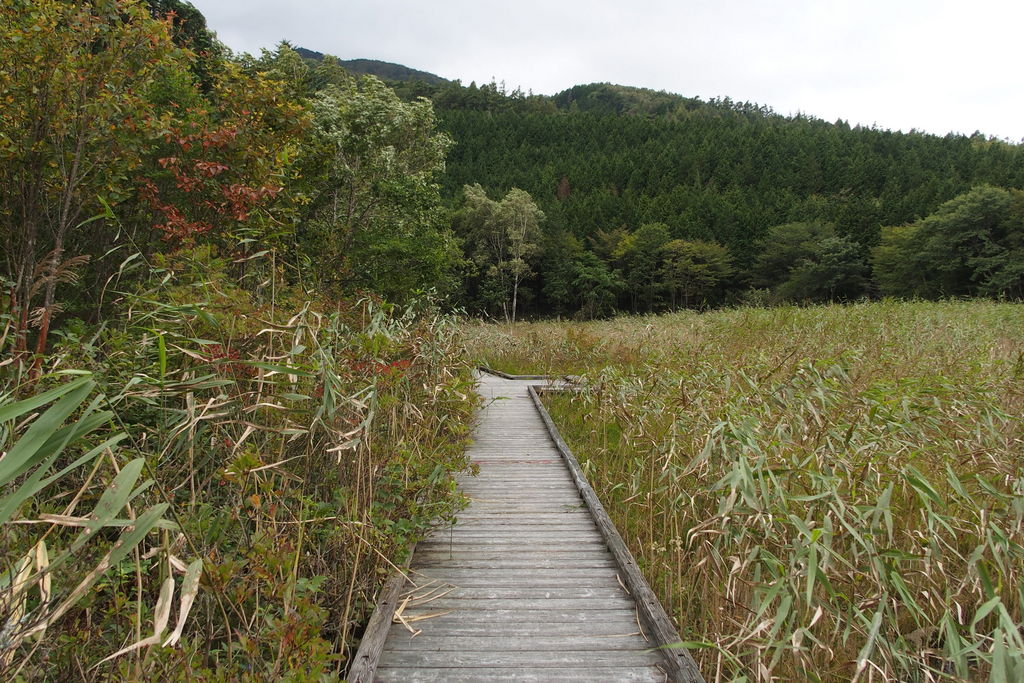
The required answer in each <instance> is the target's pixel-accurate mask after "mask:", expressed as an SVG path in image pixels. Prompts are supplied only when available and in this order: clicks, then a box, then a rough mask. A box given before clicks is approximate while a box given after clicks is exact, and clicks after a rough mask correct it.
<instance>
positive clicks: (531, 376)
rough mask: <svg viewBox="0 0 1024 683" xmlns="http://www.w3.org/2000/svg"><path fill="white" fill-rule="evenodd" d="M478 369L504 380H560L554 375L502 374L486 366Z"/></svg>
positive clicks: (480, 366) (479, 366)
mask: <svg viewBox="0 0 1024 683" xmlns="http://www.w3.org/2000/svg"><path fill="white" fill-rule="evenodd" d="M476 369H477V370H479V371H480V372H486V373H487V374H488V375H494V376H495V377H501V378H503V379H536V380H542V379H545V380H546V379H558V378H557V377H555V376H554V375H510V374H508V373H507V372H502V371H501V370H492V369H491V368H489V367H487V366H485V365H478V366H477V368H476Z"/></svg>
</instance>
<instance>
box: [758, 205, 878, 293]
mask: <svg viewBox="0 0 1024 683" xmlns="http://www.w3.org/2000/svg"><path fill="white" fill-rule="evenodd" d="M759 249H760V255H759V256H758V257H757V260H756V261H755V262H754V264H753V266H752V268H751V283H752V284H753V285H754V286H755V287H764V288H768V289H771V290H772V296H773V298H774V299H776V300H778V301H848V300H851V299H856V298H857V297H860V296H863V295H864V294H865V293H867V292H868V291H870V268H869V266H868V264H867V260H866V258H865V253H864V249H863V247H861V246H860V245H859V244H857V243H856V242H854V241H853V240H851V239H849V238H846V237H837V236H836V234H835V230H834V228H833V227H832V226H831V225H828V224H821V223H787V224H785V225H778V226H775V227H773V228H771V229H770V230H769V231H768V234H767V236H766V237H765V238H764V240H763V241H762V242H761V243H760V248H759Z"/></svg>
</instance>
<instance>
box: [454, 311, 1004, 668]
mask: <svg viewBox="0 0 1024 683" xmlns="http://www.w3.org/2000/svg"><path fill="white" fill-rule="evenodd" d="M472 334H474V341H473V342H472V344H475V345H476V346H475V347H474V348H477V349H487V351H486V352H483V353H479V355H481V356H484V360H485V362H488V363H498V364H503V366H504V367H505V368H506V369H515V370H520V371H524V370H528V371H531V372H535V371H547V372H560V373H576V374H582V375H583V377H584V384H583V391H582V392H580V393H578V394H576V395H574V396H561V397H557V398H553V399H551V400H550V401H549V403H550V407H551V409H552V412H553V415H554V417H555V419H556V422H558V424H559V426H560V428H562V429H563V432H564V434H565V435H566V437H567V439H568V441H569V442H570V444H571V446H572V447H573V448H574V449H575V450H576V451H577V455H578V456H579V457H580V458H581V459H582V460H583V462H584V463H585V467H586V468H587V471H588V474H589V476H590V478H591V480H592V482H593V483H594V485H595V488H596V489H597V490H598V491H599V493H600V495H601V496H602V498H603V499H604V501H605V504H606V507H608V508H609V511H610V513H611V514H612V515H613V517H614V518H615V521H616V523H617V524H618V525H619V528H620V530H621V531H622V532H623V534H624V535H625V536H626V537H627V538H628V540H629V542H630V545H631V547H632V549H633V551H634V552H635V553H636V554H637V556H638V558H639V560H640V562H641V563H642V564H643V567H644V571H645V573H646V575H647V577H648V579H649V581H650V582H651V584H652V586H653V587H654V588H655V590H656V591H658V592H659V594H660V597H661V598H662V600H663V601H664V603H665V604H666V607H667V608H668V609H669V610H670V613H672V614H673V615H674V616H675V618H676V619H677V621H678V623H679V626H680V634H681V639H682V640H684V641H687V644H688V646H690V647H693V648H695V650H696V652H695V656H697V658H698V661H699V663H700V664H701V667H702V670H703V671H704V672H705V675H706V676H707V677H708V678H709V679H712V680H732V679H735V678H745V679H747V680H758V681H768V680H915V681H928V680H977V679H979V678H989V679H991V680H1019V679H1020V677H1021V676H1024V641H1022V637H1021V630H1020V629H1021V623H1022V620H1024V619H1022V617H1024V613H1022V603H1024V583H1022V579H1024V528H1022V522H1024V462H1022V459H1021V455H1022V451H1024V447H1022V446H1024V428H1022V423H1021V415H1022V414H1024V360H1022V359H1024V309H1022V308H1021V307H1019V306H1015V305H1011V304H997V303H990V302H973V303H965V302H950V303H939V304H921V303H910V304H901V303H894V302H881V303H876V304H863V305H856V306H849V307H818V308H806V309H798V308H782V309H771V310H763V309H737V310H730V311H721V312H716V313H711V314H707V315H700V316H698V315H693V314H681V315H674V316H666V317H664V318H625V319H617V320H613V321H608V322H605V323H595V324H585V325H575V324H573V325H559V326H556V325H554V324H549V323H545V324H537V325H524V326H520V327H519V328H517V329H516V330H514V331H513V332H511V333H509V332H508V331H507V330H504V329H501V328H482V327H478V328H475V329H473V330H472ZM526 359H529V361H528V362H523V361H524V360H526Z"/></svg>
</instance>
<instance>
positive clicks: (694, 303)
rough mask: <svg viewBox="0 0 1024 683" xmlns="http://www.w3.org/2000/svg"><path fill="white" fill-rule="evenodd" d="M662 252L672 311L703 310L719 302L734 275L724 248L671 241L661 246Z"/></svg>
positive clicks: (711, 243) (707, 243)
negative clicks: (680, 309)
mask: <svg viewBox="0 0 1024 683" xmlns="http://www.w3.org/2000/svg"><path fill="white" fill-rule="evenodd" d="M662 253H663V257H664V263H663V264H662V266H661V270H662V278H663V280H664V282H665V286H666V288H667V289H668V291H669V300H670V306H671V307H672V308H676V307H678V306H679V305H682V306H683V307H684V308H706V307H708V306H711V305H714V304H715V303H718V302H719V301H721V299H722V296H723V292H724V290H725V288H726V286H727V285H728V284H729V280H730V278H731V277H732V275H733V273H734V272H735V270H734V269H733V266H732V256H731V255H730V254H729V251H728V250H727V249H726V248H725V247H723V246H722V245H720V244H716V243H714V242H703V241H696V242H687V241H685V240H672V241H671V242H667V243H666V244H665V245H664V246H663V247H662Z"/></svg>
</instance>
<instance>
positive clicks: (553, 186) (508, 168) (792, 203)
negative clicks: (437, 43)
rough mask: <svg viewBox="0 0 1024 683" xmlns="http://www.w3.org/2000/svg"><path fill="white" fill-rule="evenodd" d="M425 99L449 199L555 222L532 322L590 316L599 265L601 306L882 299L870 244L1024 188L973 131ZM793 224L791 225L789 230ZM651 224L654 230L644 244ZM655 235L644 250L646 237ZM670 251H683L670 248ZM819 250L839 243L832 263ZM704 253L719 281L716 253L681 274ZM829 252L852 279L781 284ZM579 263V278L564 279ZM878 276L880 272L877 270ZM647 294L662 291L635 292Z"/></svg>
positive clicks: (633, 103)
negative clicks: (783, 252)
mask: <svg viewBox="0 0 1024 683" xmlns="http://www.w3.org/2000/svg"><path fill="white" fill-rule="evenodd" d="M406 87H407V86H406ZM418 92H420V93H421V94H422V93H424V92H425V89H424V88H420V89H419V90H418ZM429 94H430V95H431V97H432V98H433V101H434V104H435V107H436V108H437V110H438V115H439V120H440V123H441V126H442V128H443V129H444V130H446V131H447V132H448V133H449V135H450V136H451V137H452V138H453V139H454V140H455V141H456V145H455V146H454V148H453V150H452V152H451V154H450V155H449V157H448V163H447V166H446V173H445V180H444V184H443V193H444V195H445V197H446V199H447V201H449V202H450V203H452V204H453V205H455V206H458V205H459V202H460V195H461V193H462V188H463V186H464V185H467V184H472V183H479V184H480V185H481V186H482V187H483V188H484V189H485V190H486V191H488V192H490V193H492V194H494V195H500V194H503V193H504V192H506V191H507V190H508V189H509V188H512V187H518V188H521V189H523V190H526V191H527V192H529V193H530V194H531V195H532V196H533V198H534V199H535V200H536V202H537V204H538V206H539V208H540V209H541V210H542V211H543V213H544V215H545V216H546V220H545V221H544V223H543V231H544V239H543V244H541V245H540V246H539V248H538V250H537V251H536V253H535V255H534V257H533V258H534V264H533V265H534V268H533V270H534V272H535V273H536V275H535V276H534V277H532V278H531V279H530V280H529V281H528V283H527V289H528V290H530V291H532V293H533V294H534V299H533V303H532V306H533V308H532V310H533V311H535V312H538V313H550V312H561V313H574V312H580V310H581V309H582V301H583V299H584V297H583V292H581V291H579V290H580V289H581V287H586V286H589V283H592V282H593V281H594V277H593V276H590V277H588V276H587V273H588V272H590V273H591V274H592V273H593V271H594V269H595V268H597V269H598V270H600V269H601V267H602V265H603V268H604V270H606V271H607V275H608V276H609V277H610V278H611V281H612V282H613V283H617V284H616V287H613V288H612V289H613V291H615V295H614V297H611V295H609V300H608V301H607V302H606V303H607V304H608V305H607V306H605V307H603V310H610V308H611V307H612V305H614V306H617V307H618V308H620V309H622V308H624V309H628V310H659V309H663V308H668V307H673V306H674V305H676V304H678V303H680V301H681V300H680V298H679V296H677V295H675V294H673V291H674V290H677V289H679V286H680V285H679V280H680V279H682V280H683V281H686V283H689V284H686V283H684V284H683V285H682V286H684V287H689V288H690V289H692V290H693V291H692V293H691V296H690V297H689V303H690V304H691V305H694V304H697V305H713V304H715V303H720V302H722V301H725V300H730V299H735V298H737V297H740V296H743V295H744V293H745V292H748V290H749V288H751V287H758V288H771V289H772V291H771V293H766V294H765V295H763V296H760V298H758V297H759V295H757V294H756V293H755V294H753V295H752V296H754V297H755V299H758V300H764V299H765V297H767V298H768V299H771V298H780V297H781V298H788V299H793V300H802V299H818V300H822V299H830V298H849V297H858V296H863V295H875V294H878V293H880V292H883V291H885V288H884V287H880V286H879V283H878V281H879V280H883V279H885V278H887V277H888V275H887V273H881V272H880V273H877V274H876V276H875V277H872V275H871V266H872V263H871V261H872V259H871V249H872V248H873V247H875V246H876V245H878V244H879V242H880V240H881V235H882V233H883V226H899V225H904V224H907V223H911V222H914V221H916V220H918V219H922V218H924V217H926V216H928V215H929V214H931V213H933V212H935V211H936V210H938V208H939V207H940V206H941V205H942V204H943V202H946V201H948V200H951V199H953V198H954V197H956V196H957V195H960V194H962V193H965V192H967V191H968V190H970V189H972V188H973V187H975V186H978V185H992V186H995V187H1000V188H1016V189H1019V188H1021V187H1022V185H1024V148H1022V147H1021V146H1019V145H1012V144H1008V143H1006V142H1003V141H999V140H994V139H989V138H986V137H985V136H984V135H981V134H975V135H973V136H970V137H968V136H963V135H947V136H944V137H940V136H936V135H930V134H925V133H920V132H911V133H898V132H892V131H889V130H881V129H876V128H865V127H852V128H851V127H850V126H849V125H847V124H846V123H844V122H842V121H837V122H835V123H829V122H826V121H821V120H818V119H814V118H812V117H807V116H795V117H787V116H781V115H778V114H775V113H773V112H772V111H771V110H770V109H768V108H767V107H761V106H756V105H752V104H749V103H739V102H732V101H730V100H728V99H726V100H713V101H710V102H702V101H700V100H697V99H690V98H684V97H681V96H676V95H672V94H668V93H662V92H654V91H649V90H642V89H636V88H627V87H622V86H613V85H607V84H592V85H587V86H577V87H574V88H571V89H569V90H566V91H564V92H562V93H560V94H559V95H556V96H555V97H553V98H544V97H538V96H530V95H524V94H523V93H521V92H519V91H516V92H512V93H507V92H505V91H504V89H503V88H501V87H500V86H495V85H493V84H492V85H485V86H482V87H477V86H475V85H470V86H469V87H461V86H459V85H458V84H449V85H447V86H441V87H438V88H432V89H429ZM1018 217H1019V214H1018ZM793 224H797V225H798V227H797V228H790V229H788V230H787V229H786V228H783V227H782V226H787V225H790V226H792V225H793ZM652 225H656V226H659V227H658V228H657V229H655V230H653V231H652V230H651V229H650V227H649V226H652ZM645 226H648V228H647V229H646V230H644V233H643V234H644V235H646V238H645V237H643V236H640V237H639V238H638V237H637V235H638V232H639V231H641V229H643V228H644V227H645ZM799 226H803V227H799ZM773 230H774V231H775V232H773ZM780 230H781V231H782V232H783V233H786V232H787V231H788V232H790V233H791V232H793V230H796V231H797V232H800V233H801V234H803V233H807V232H808V231H810V232H811V233H814V234H815V235H817V237H815V238H814V239H813V240H811V242H810V243H808V244H807V245H806V246H807V247H808V248H806V249H803V250H796V251H798V252H799V253H796V252H794V250H790V251H791V252H793V253H791V254H790V255H789V257H788V260H786V261H785V262H784V263H782V264H775V267H776V270H777V269H778V268H780V267H781V268H782V272H781V273H766V272H765V271H766V270H771V268H769V267H768V266H766V265H765V264H764V263H762V264H761V265H760V266H759V265H758V264H759V261H763V260H764V259H765V258H768V259H769V260H770V259H772V258H776V260H777V257H778V256H779V255H778V254H774V255H773V254H771V253H769V252H771V251H772V250H773V249H776V248H777V245H778V242H779V239H778V234H777V233H778V232H779V231H780ZM1017 230H1019V228H1017ZM470 237H471V236H470ZM631 238H632V239H633V241H632V242H631V241H630V239H631ZM637 239H639V242H641V243H644V244H645V245H646V247H645V246H644V244H638V243H637ZM652 240H653V241H652ZM678 240H681V241H683V242H685V243H687V244H685V245H682V244H679V243H678V242H677V243H676V244H674V245H673V246H672V247H667V245H669V244H670V243H672V242H674V241H678ZM794 240H796V241H800V240H799V239H798V238H793V237H792V236H791V237H790V241H794ZM823 240H832V242H830V243H826V244H825V245H824V247H825V248H826V251H825V252H824V253H823V252H822V251H821V247H822V241H823ZM805 241H806V240H805ZM707 243H713V244H716V245H721V246H723V247H725V249H726V250H727V253H726V254H724V256H725V257H727V259H728V261H729V263H728V264H727V265H729V267H728V268H723V267H721V266H722V264H721V263H720V264H719V267H718V268H717V270H718V272H719V273H722V274H723V275H722V276H721V277H711V278H709V277H708V276H707V272H706V271H707V268H704V267H703V266H706V265H707V263H708V262H709V261H710V262H714V261H715V258H714V257H709V256H700V255H698V256H696V257H686V258H683V263H682V266H681V269H680V263H679V258H678V256H677V254H678V252H679V250H680V249H683V250H684V251H687V250H688V251H690V252H693V251H694V250H696V251H698V252H702V253H703V252H706V251H707V250H708V247H707V246H706V244H707ZM645 248H646V249H647V251H648V252H650V253H643V251H644V249H645ZM666 248H667V249H668V250H667V251H666ZM638 249H639V252H638ZM673 251H675V252H676V256H675V257H674V255H673V253H672V252H673ZM837 252H841V256H842V259H841V260H842V261H843V264H841V265H842V268H840V271H842V272H832V273H819V274H818V275H816V276H815V278H814V279H816V280H817V281H819V282H820V280H821V279H822V278H829V277H831V278H833V279H836V278H838V279H839V280H842V281H843V282H841V283H840V284H839V286H827V285H822V286H814V287H809V288H807V287H803V286H799V283H792V284H791V285H790V286H789V287H788V288H784V289H783V290H782V291H781V292H780V291H778V290H777V289H776V287H777V285H779V284H783V283H785V282H787V281H788V280H789V279H790V278H789V277H788V274H790V273H791V272H792V271H794V270H795V269H797V268H799V265H800V262H801V259H804V260H806V259H810V260H811V261H812V262H814V263H815V264H820V263H822V262H823V261H829V260H830V259H831V260H832V261H834V260H835V258H836V254H837ZM591 255H593V256H596V257H597V259H598V260H596V261H595V260H594V259H593V258H592V257H591ZM718 256H719V257H721V256H723V255H722V254H719V255H718ZM573 261H575V262H576V263H577V264H579V265H577V266H576V267H574V268H570V269H569V272H566V269H567V265H566V263H567V262H573ZM598 261H599V262H598ZM673 261H674V263H673ZM884 264H885V262H883V263H882V264H881V265H880V264H878V263H876V264H875V268H876V270H878V269H879V268H884V267H886V266H885V265H884ZM673 271H675V275H674V276H673ZM851 271H852V272H853V273H854V275H855V277H854V276H853V275H851ZM725 273H728V274H729V275H728V277H725V275H724V274H725ZM603 274H604V273H602V276H603ZM851 278H852V280H853V281H851ZM567 279H568V280H571V281H577V280H578V281H580V282H581V283H583V284H582V285H581V287H575V286H574V285H573V284H572V282H569V283H566V280H567ZM673 279H675V280H676V283H675V284H674V283H673ZM798 279H799V278H798ZM805 279H806V278H805ZM889 279H890V280H891V278H889ZM711 280H713V281H714V282H711ZM702 281H703V284H701V283H702ZM645 283H646V284H645ZM640 286H646V287H648V289H650V288H652V287H653V289H655V290H657V291H652V292H648V295H647V296H645V297H640V298H639V299H637V298H636V297H635V296H631V295H630V292H632V291H635V289H636V288H637V287H640ZM1016 286H1017V287H1018V288H1019V286H1020V284H1019V283H1018V284H1017V285H1016ZM970 289H971V288H970V287H963V286H962V287H959V288H953V289H946V290H939V289H937V290H935V291H934V292H932V294H933V295H938V296H941V295H943V294H946V295H949V294H959V293H964V290H970ZM478 291H479V290H475V289H473V282H472V279H471V280H470V287H469V290H468V298H467V303H469V304H470V305H474V304H475V305H477V306H481V307H483V308H487V307H488V302H487V300H486V297H481V296H480V295H479V294H478ZM891 293H904V292H902V291H895V290H893V291H892V292H891ZM990 293H991V292H990ZM527 296H529V292H528V293H527ZM747 296H751V295H750V294H747ZM584 312H586V311H584Z"/></svg>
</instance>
